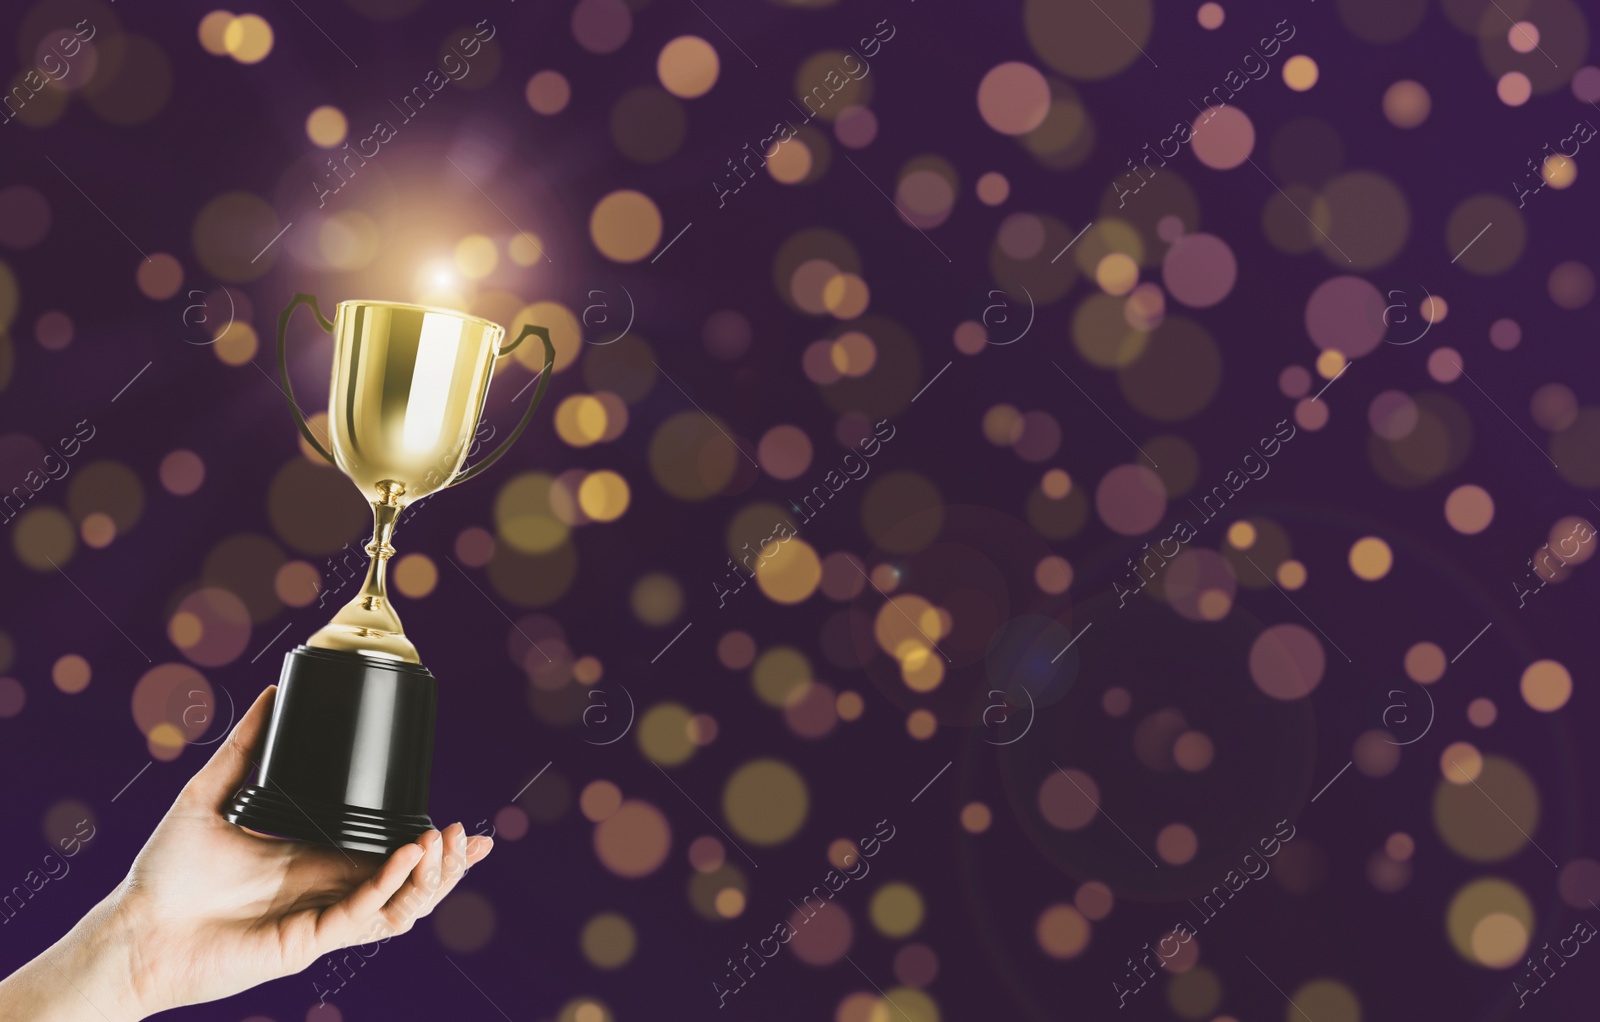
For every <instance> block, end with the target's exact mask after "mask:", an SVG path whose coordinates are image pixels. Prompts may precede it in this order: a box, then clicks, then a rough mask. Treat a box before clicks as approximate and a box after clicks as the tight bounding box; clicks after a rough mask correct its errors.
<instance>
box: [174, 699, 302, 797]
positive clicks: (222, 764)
mask: <svg viewBox="0 0 1600 1022" xmlns="http://www.w3.org/2000/svg"><path fill="white" fill-rule="evenodd" d="M277 691H278V686H276V685H268V686H267V687H266V689H265V690H263V691H262V693H261V694H260V695H259V696H257V697H256V701H255V702H254V703H252V704H251V705H250V709H248V710H246V711H245V714H244V716H243V717H240V718H239V723H238V724H236V725H234V728H233V733H232V734H230V735H229V736H228V740H227V741H225V742H223V743H222V745H221V747H220V748H218V749H217V751H216V752H214V753H212V755H211V759H210V761H208V762H207V763H206V765H205V766H203V767H201V768H200V770H199V772H197V773H196V774H195V775H194V776H193V777H191V778H190V779H189V783H188V784H186V785H185V786H184V789H183V795H182V796H180V798H184V797H187V798H189V799H192V800H194V801H196V802H198V803H200V804H203V805H206V806H216V807H220V806H221V805H222V804H223V803H224V802H226V801H227V800H228V798H229V796H231V795H232V794H233V793H234V792H235V791H237V790H238V789H239V787H240V786H241V785H242V784H244V780H245V778H246V777H249V776H250V768H251V766H252V765H253V764H252V761H251V758H252V757H253V756H254V755H255V752H256V746H258V745H259V744H260V742H261V737H262V732H264V731H265V730H266V726H267V719H268V717H269V715H270V714H271V712H272V701H273V699H274V697H275V696H276V694H277Z"/></svg>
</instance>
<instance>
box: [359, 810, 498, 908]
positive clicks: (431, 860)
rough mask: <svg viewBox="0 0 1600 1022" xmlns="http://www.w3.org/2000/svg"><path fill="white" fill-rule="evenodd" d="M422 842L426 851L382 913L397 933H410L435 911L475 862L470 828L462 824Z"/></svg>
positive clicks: (431, 834)
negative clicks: (469, 851) (468, 833)
mask: <svg viewBox="0 0 1600 1022" xmlns="http://www.w3.org/2000/svg"><path fill="white" fill-rule="evenodd" d="M420 843H421V844H422V846H423V848H424V849H425V850H426V854H425V855H424V856H423V857H422V859H421V861H419V862H418V863H417V864H416V866H414V867H413V868H412V870H411V877H410V879H409V880H407V882H406V884H405V886H403V887H402V888H401V889H400V890H399V892H397V893H396V894H395V895H394V897H393V898H391V899H390V900H389V903H388V904H387V905H386V906H385V907H384V909H383V912H382V915H383V917H384V918H385V919H386V920H387V921H388V923H389V925H390V926H391V927H393V931H394V932H395V933H406V932H408V931H409V930H410V929H411V927H412V926H414V925H415V924H416V921H417V920H418V919H421V918H422V917H424V916H426V915H428V914H429V913H430V912H432V911H433V910H434V907H435V906H437V905H438V904H439V902H440V901H442V900H443V899H444V898H445V896H446V895H448V894H449V893H450V892H451V891H453V890H454V889H455V886H456V884H457V883H459V882H460V881H461V878H462V876H464V875H465V874H466V872H467V868H468V867H469V866H470V865H471V864H472V860H471V859H470V858H469V856H468V855H467V836H466V829H465V828H463V827H462V826H461V824H459V823H453V824H451V825H450V826H449V827H446V828H445V830H444V833H443V834H441V833H439V832H438V831H429V832H428V833H427V834H424V835H423V836H422V838H421V839H420ZM479 858H480V859H481V858H482V855H481V854H480V855H479Z"/></svg>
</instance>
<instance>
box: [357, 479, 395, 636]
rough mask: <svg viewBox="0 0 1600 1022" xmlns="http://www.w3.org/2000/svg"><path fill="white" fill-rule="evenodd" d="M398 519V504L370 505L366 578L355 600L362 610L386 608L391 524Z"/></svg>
mask: <svg viewBox="0 0 1600 1022" xmlns="http://www.w3.org/2000/svg"><path fill="white" fill-rule="evenodd" d="M386 496H387V495H386ZM399 520H400V506H399V505H398V504H389V503H385V502H384V501H378V500H375V501H373V502H372V540H371V542H369V543H368V544H367V546H366V551H367V577H366V579H365V580H363V581H362V583H361V591H360V592H359V593H358V594H357V595H356V601H357V602H359V603H360V604H361V609H363V610H379V609H381V608H385V607H388V606H389V588H388V583H387V579H388V570H389V558H391V557H393V556H394V547H393V546H392V545H390V543H389V540H390V538H391V537H393V536H394V527H395V523H396V522H398V521H399Z"/></svg>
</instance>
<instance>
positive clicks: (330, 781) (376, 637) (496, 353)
mask: <svg viewBox="0 0 1600 1022" xmlns="http://www.w3.org/2000/svg"><path fill="white" fill-rule="evenodd" d="M301 304H304V305H306V306H308V307H309V308H310V309H311V312H312V314H313V315H315V316H316V318H317V323H318V324H319V325H320V326H321V327H322V328H323V329H324V330H326V331H328V332H330V333H332V334H333V337H334V350H333V379H332V382H331V384H330V387H329V398H328V427H329V441H330V445H331V446H332V448H333V449H332V450H331V451H330V450H328V448H327V447H325V446H324V445H323V443H322V441H321V440H320V439H318V437H317V436H316V435H315V434H314V433H313V432H312V431H311V427H310V425H309V424H308V423H307V421H306V417H305V415H304V413H303V412H301V410H300V406H299V404H298V402H296V401H295V398H294V389H293V387H292V385H291V384H290V382H289V368H288V355H287V349H286V334H287V331H288V325H289V318H290V316H291V315H292V314H293V312H294V310H295V307H296V306H297V305H301ZM530 334H532V335H534V336H536V337H538V338H539V339H540V340H541V341H542V342H543V343H544V349H545V367H544V370H543V371H542V372H541V373H540V376H539V385H538V388H537V389H536V390H535V391H534V395H533V399H532V401H531V402H530V403H529V405H528V409H527V411H525V412H524V413H523V416H522V419H521V421H520V422H518V424H517V427H516V429H514V430H513V431H512V433H511V435H510V436H508V437H507V438H506V439H505V441H504V442H503V443H501V445H500V446H499V447H497V448H496V449H495V450H494V451H492V452H491V453H490V454H488V455H487V456H486V457H484V458H483V460H481V461H479V462H478V463H477V464H475V465H473V466H472V467H471V468H467V469H463V468H462V462H463V461H464V460H465V459H466V456H467V450H468V448H469V447H470V446H471V443H472V439H473V434H474V433H475V432H476V430H477V425H478V419H479V417H480V416H481V415H482V414H483V408H484V403H485V402H486V401H487V400H488V397H489V382H490V380H491V378H492V377H493V375H494V361H495V359H496V358H498V357H500V356H501V355H507V354H510V353H511V352H512V351H513V350H514V349H515V348H516V347H517V346H518V345H519V344H521V343H522V341H523V340H524V339H525V338H527V337H528V335H530ZM504 339H505V330H504V329H503V328H501V327H500V326H499V324H496V323H492V322H490V321H489V320H486V319H481V318H479V317H477V316H469V315H466V314H464V313H460V312H454V311H452V310H449V309H439V308H432V307H429V306H423V305H407V304H403V303H399V302H367V301H349V302H340V303H339V305H338V308H337V310H336V311H335V313H334V319H333V322H331V323H330V322H328V320H327V319H326V318H324V317H323V315H322V312H321V310H320V309H318V308H317V302H316V299H315V298H313V297H312V296H310V295H306V294H297V295H295V296H294V299H293V300H292V301H290V302H289V305H288V306H287V307H286V308H285V309H284V310H283V314H282V315H280V316H279V317H278V373H279V376H280V377H281V378H282V381H283V390H284V394H285V395H286V396H287V397H288V399H289V412H290V414H291V415H292V416H293V417H294V421H295V424H296V425H297V426H298V427H299V428H300V434H301V436H303V437H304V438H305V440H306V442H307V443H308V444H310V445H311V447H312V449H313V450H315V451H317V452H318V453H319V454H321V455H322V456H323V457H324V458H326V459H327V460H328V461H329V463H331V464H332V465H334V466H336V467H337V468H338V469H339V470H340V471H342V472H343V473H344V474H345V475H346V476H348V477H349V478H350V480H351V481H352V482H353V483H355V485H356V488H357V489H359V490H360V491H361V495H362V496H363V497H364V498H365V499H366V500H367V502H368V503H370V504H371V505H372V517H373V530H372V540H371V542H369V543H368V544H367V546H366V552H367V555H368V561H367V574H366V578H365V579H364V580H363V581H362V585H361V589H360V591H358V592H357V593H356V595H355V597H354V598H353V599H352V600H350V602H348V603H346V604H345V605H344V607H342V608H341V609H340V610H339V612H338V613H337V614H335V615H334V616H333V619H332V620H331V621H329V622H328V623H327V624H326V625H324V626H323V627H322V628H320V629H318V630H317V631H316V632H315V633H314V634H313V635H312V636H311V637H310V638H309V639H307V640H306V642H305V644H304V645H302V646H299V647H297V648H295V649H293V650H291V651H290V652H289V653H288V654H286V655H285V656H284V663H283V672H282V675H281V677H280V679H279V682H278V696H277V701H276V703H275V704H274V706H273V708H272V720H271V723H270V724H269V725H268V727H267V738H266V745H265V748H264V750H263V752H262V756H261V762H260V764H259V770H258V776H257V779H256V783H255V784H252V785H247V786H245V787H244V788H241V789H240V790H239V791H238V792H237V793H235V795H234V797H233V798H232V799H231V800H230V801H229V803H228V804H227V806H225V807H224V810H223V817H224V818H225V819H226V820H228V822H230V823H234V824H237V825H239V826H241V827H244V828H246V829H248V830H252V831H256V832H258V833H261V834H266V835H271V836H275V837H285V838H293V839H297V840H302V841H312V842H316V843H319V844H328V845H334V846H336V847H339V848H345V849H350V850H353V851H364V852H379V853H388V852H390V851H393V850H394V849H396V848H399V847H400V846H402V845H404V844H406V843H408V842H410V841H413V840H415V839H416V838H417V837H419V836H420V835H422V834H423V833H425V832H427V831H428V830H429V829H431V828H432V826H433V823H432V821H431V820H430V819H429V817H428V788H429V778H430V776H431V771H432V764H433V731H434V713H435V703H436V691H435V689H436V685H435V681H434V677H433V675H432V674H431V673H430V672H429V671H428V669H427V668H426V667H424V666H422V661H421V658H420V657H419V656H418V655H417V648H416V646H414V645H413V644H412V643H411V640H409V639H407V638H406V636H405V631H404V630H403V629H402V627H401V625H400V617H399V615H398V614H396V613H395V610H394V606H393V605H392V603H391V602H390V600H389V595H388V590H387V588H386V584H385V573H386V570H387V567H388V563H389V558H390V557H392V556H393V555H394V547H393V546H392V545H391V543H390V540H391V538H392V537H393V535H394V528H395V524H396V522H397V521H398V520H399V517H400V513H401V512H402V511H404V510H405V508H406V507H407V506H408V505H410V504H411V503H412V502H413V501H416V500H418V499H420V498H422V497H426V496H428V495H429V494H432V493H436V492H438V491H439V490H442V489H444V488H445V487H447V486H453V485H455V484H457V483H460V482H464V481H466V480H467V479H471V478H472V477H473V476H475V475H478V474H479V473H481V472H483V471H484V470H485V469H487V468H488V467H489V466H491V465H493V464H494V463H495V462H496V461H498V460H499V459H500V458H501V456H503V455H504V454H505V453H506V451H507V450H509V449H510V448H511V445H512V444H514V443H516V441H517V439H518V438H519V437H521V435H522V433H523V431H524V430H525V429H527V427H528V424H529V423H530V422H531V421H532V420H533V415H534V412H535V411H536V410H537V409H538V407H539V404H540V402H541V401H542V400H543V399H544V393H545V390H546V388H547V387H548V386H549V384H550V376H551V370H552V369H553V368H554V365H555V346H554V345H553V344H552V343H551V341H550V332H549V330H547V329H546V328H544V327H541V326H532V325H527V326H524V327H523V328H522V332H521V333H520V334H519V335H518V336H517V338H516V339H515V340H513V341H512V342H511V343H510V344H506V345H502V343H501V342H502V341H503V340H504Z"/></svg>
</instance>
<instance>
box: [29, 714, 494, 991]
mask: <svg viewBox="0 0 1600 1022" xmlns="http://www.w3.org/2000/svg"><path fill="white" fill-rule="evenodd" d="M276 692H277V688H276V686H273V687H271V688H268V689H267V690H266V691H265V692H263V693H262V694H261V696H260V697H259V698H258V699H256V701H255V704H254V705H253V706H251V707H250V710H249V712H247V713H246V714H245V715H244V717H242V718H241V719H240V721H239V724H238V726H237V727H235V728H234V730H233V733H232V734H231V735H230V736H229V737H228V740H227V741H226V742H224V743H223V745H222V747H221V748H219V749H218V750H217V751H216V753H215V754H214V755H213V756H212V757H211V760H210V761H209V762H208V763H206V765H205V766H204V767H202V768H201V769H200V771H199V772H198V773H196V774H195V775H194V777H192V778H190V780H189V783H188V784H186V785H185V786H184V788H183V791H182V792H180V793H179V794H178V798H177V801H175V802H174V803H173V804H172V808H171V809H169V810H167V815H166V816H165V817H164V818H163V819H162V820H161V823H160V824H159V825H158V826H157V827H156V829H155V833H153V834H151V835H150V840H148V841H146V842H145V846H144V848H143V850H141V851H140V852H139V855H138V857H137V858H135V859H134V861H133V866H132V867H131V868H130V869H129V870H128V875H127V877H126V878H124V879H123V881H122V882H121V883H120V884H118V885H117V886H116V888H115V889H114V890H113V891H112V892H111V893H110V894H108V895H107V896H106V897H105V898H104V899H103V900H102V901H101V902H100V903H99V904H98V905H96V906H95V907H94V908H92V909H90V910H89V913H88V914H87V915H85V916H84V917H83V918H82V919H81V920H79V921H78V923H77V925H76V926H74V927H73V928H72V929H71V930H70V931H68V933H67V934H66V936H64V937H62V938H61V939H60V940H58V941H57V942H56V943H55V944H53V945H52V946H51V947H50V948H48V949H47V950H46V951H45V952H44V953H43V954H41V955H39V956H38V957H37V958H35V959H34V960H33V961H31V962H29V963H28V964H27V965H24V966H23V967H22V968H20V969H18V970H17V971H16V972H14V973H12V974H11V975H10V976H8V977H7V978H6V979H5V980H4V981H0V1018H4V1019H8V1020H16V1022H125V1020H132V1019H142V1018H144V1017H146V1016H148V1015H153V1014H155V1013H157V1012H161V1011H166V1010H169V1009H171V1008H176V1007H180V1006H182V1005H186V1004H198V1003H201V1002H204V1001H214V1000H216V999H218V998H221V997H227V996H229V995H231V994H236V993H238V992H240V991H241V990H248V989H249V988H251V987H253V986H256V985H257V984H260V983H265V982H266V981H268V980H271V979H277V978H279V977H280V976H288V975H291V974H293V973H297V972H300V971H301V970H303V969H305V968H307V967H308V966H310V965H312V964H313V963H315V962H316V961H317V960H318V959H319V958H321V957H322V956H323V955H326V954H328V953H330V952H332V951H335V950H338V949H340V948H344V947H349V946H351V945H354V944H366V943H371V942H372V941H375V940H382V939H386V938H388V937H390V936H393V935H395V934H401V933H405V932H407V931H408V930H410V929H411V927H412V926H413V925H414V924H415V923H416V921H417V920H418V919H420V918H422V917H423V916H426V915H427V914H428V913H430V912H432V911H433V909H434V907H435V906H436V905H438V904H439V902H440V901H441V900H443V898H444V897H445V896H446V895H448V894H449V893H450V891H451V890H452V889H453V888H454V887H455V885H456V883H457V882H458V881H459V880H460V879H461V877H462V876H463V875H464V874H465V873H466V871H467V869H468V868H470V867H472V866H474V865H476V864H477V863H478V862H481V861H482V860H483V858H484V857H485V856H487V855H488V854H489V851H490V849H491V848H492V847H493V841H492V840H491V839H490V838H488V837H483V836H474V837H472V838H468V837H467V836H466V832H465V828H463V827H462V826H461V824H459V823H454V824H451V825H450V826H449V827H446V828H445V829H444V831H443V832H442V833H441V832H440V831H437V830H430V831H428V833H426V834H424V835H423V836H422V837H420V838H418V839H417V840H416V841H415V842H413V843H411V844H408V845H405V846H403V847H401V848H399V849H398V850H396V851H395V852H394V853H393V854H391V855H390V856H389V857H388V858H387V859H383V858H380V857H379V856H377V855H370V854H366V853H362V852H348V853H347V852H343V851H341V850H339V849H337V848H331V847H323V846H319V845H311V844H306V843H303V842H299V841H281V840H277V839H273V838H265V837H257V836H255V835H253V834H250V833H248V832H246V831H243V830H241V829H239V828H238V827H235V826H233V825H232V824H230V823H228V822H226V821H225V820H223V818H222V813H221V809H222V806H223V803H224V802H226V801H227V799H228V798H229V797H230V796H231V795H232V794H233V793H234V791H236V790H237V789H238V788H239V787H240V786H241V785H242V784H243V783H244V781H245V779H246V777H248V775H249V773H250V770H251V768H252V765H253V762H252V757H253V756H254V753H255V751H256V748H257V746H258V745H259V744H260V741H261V738H262V732H263V729H264V727H265V725H266V721H267V718H268V716H269V715H270V713H271V709H272V700H273V698H274V696H275V694H276Z"/></svg>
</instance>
